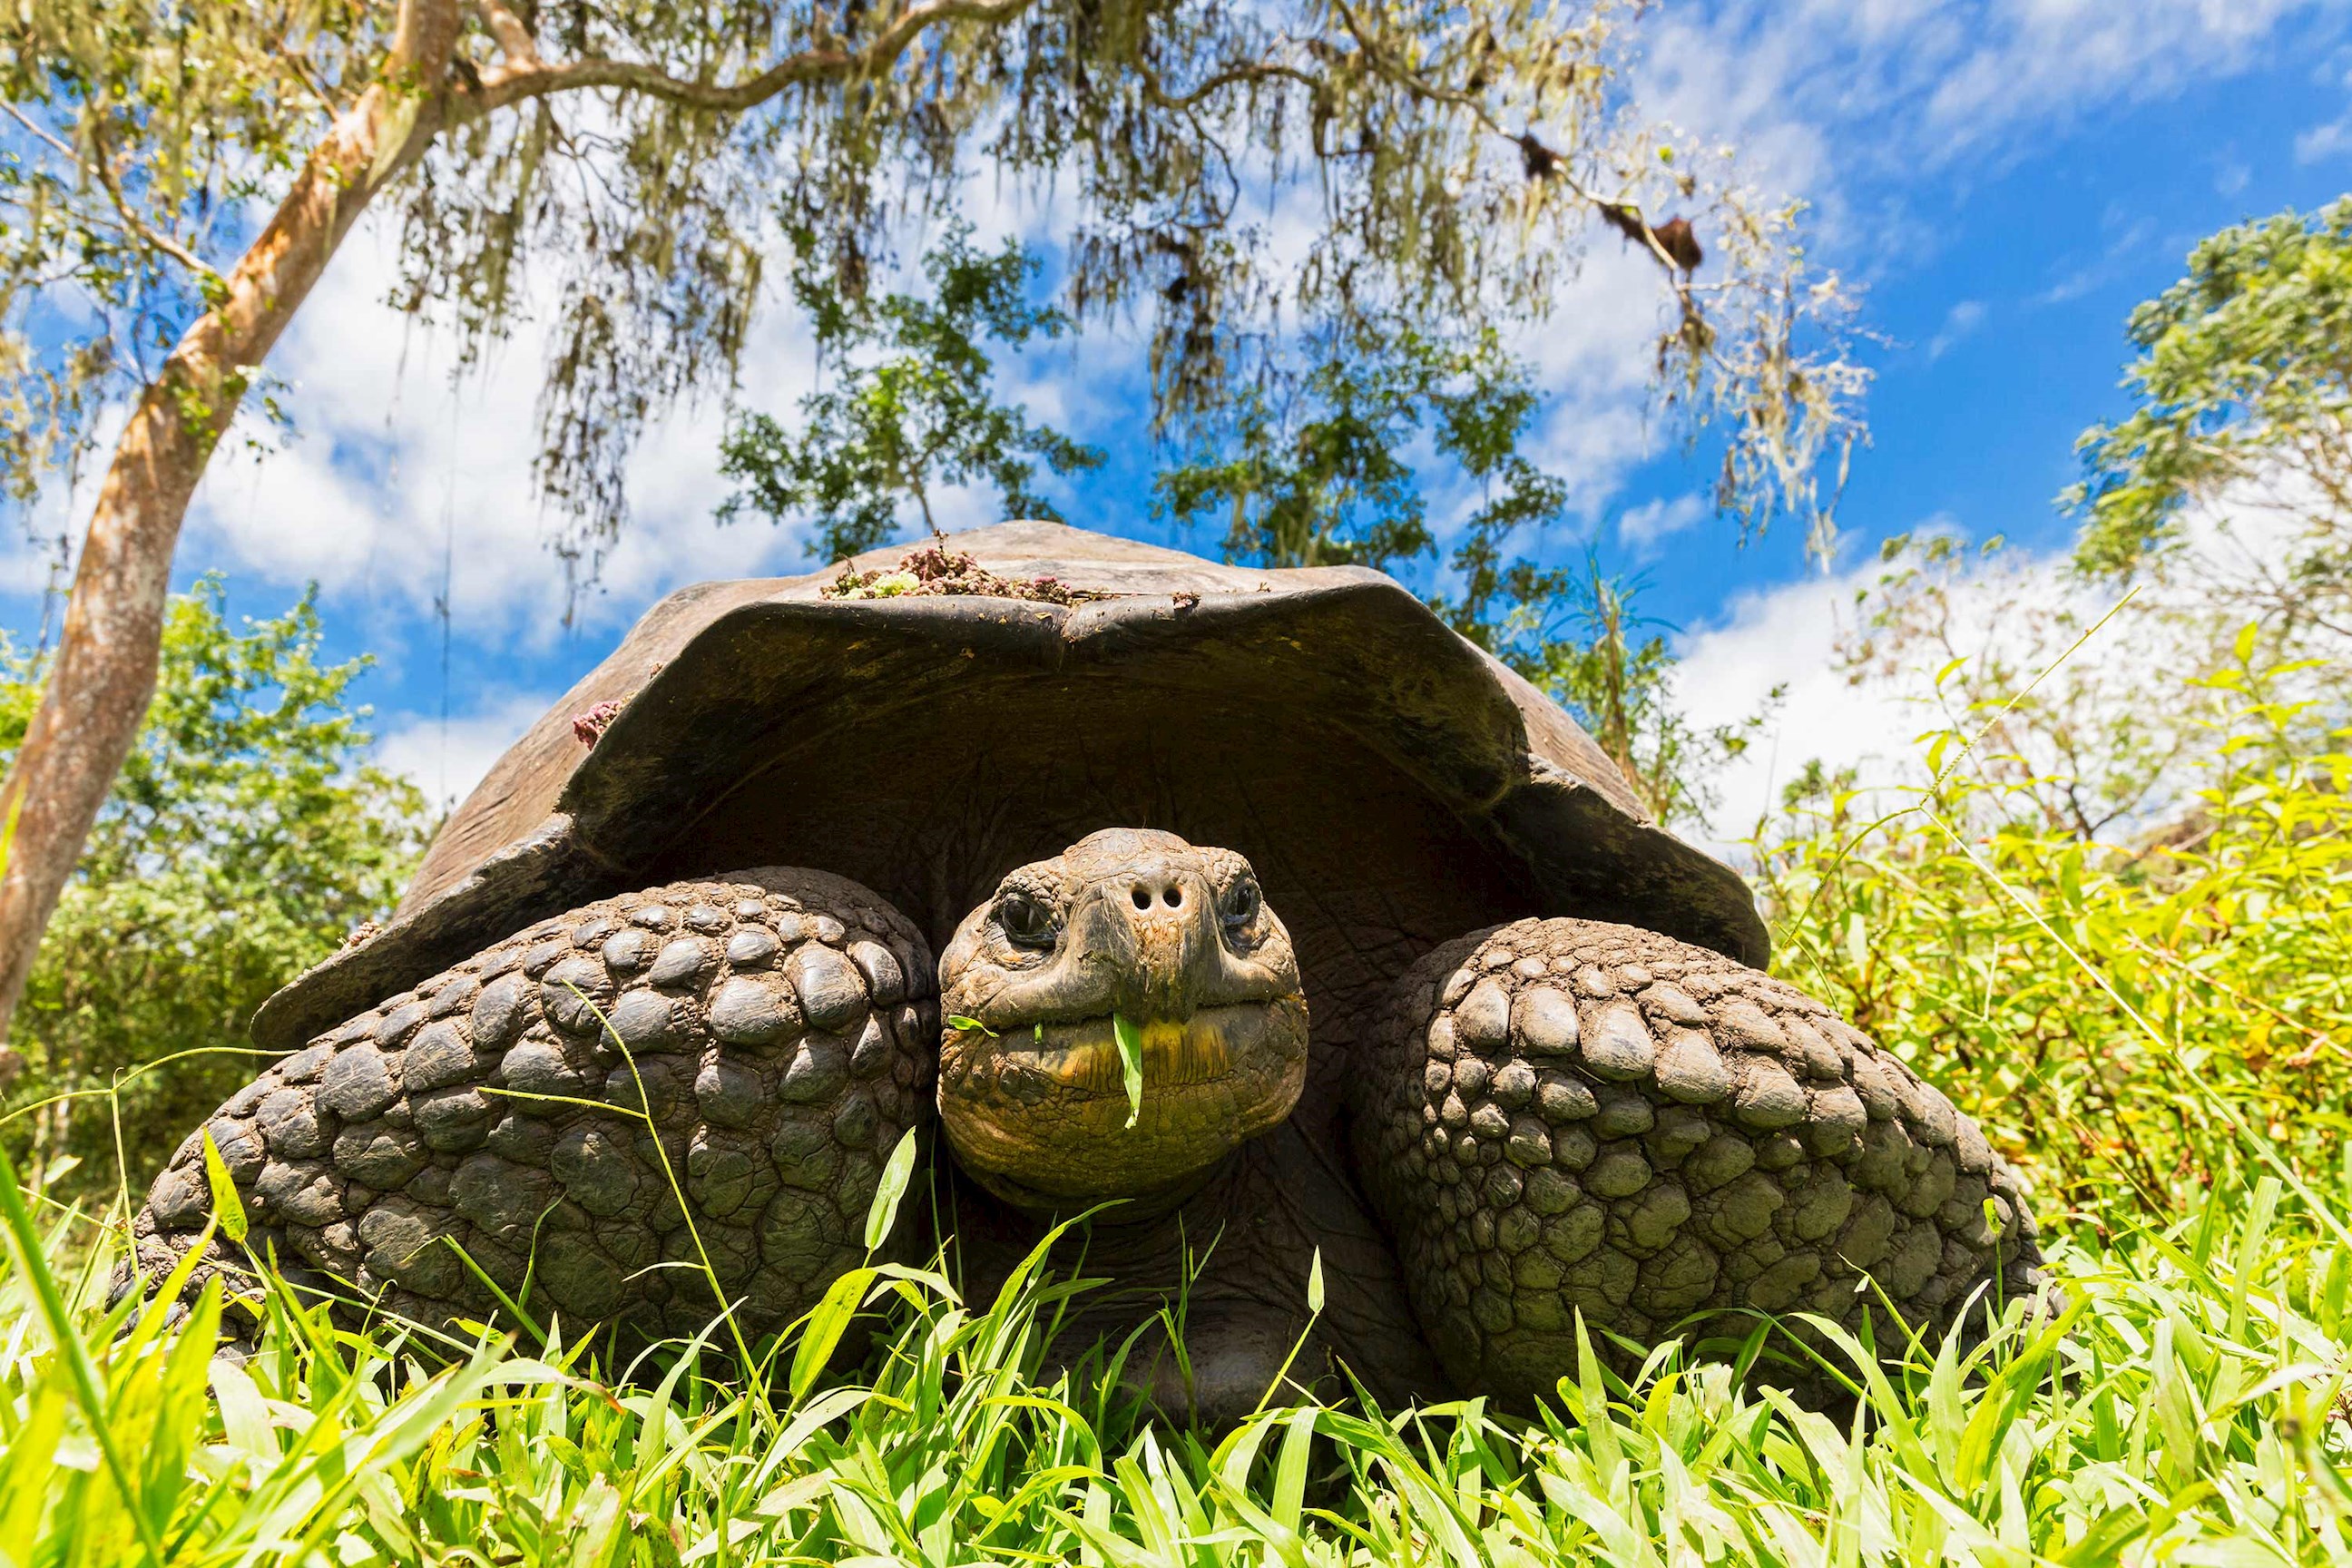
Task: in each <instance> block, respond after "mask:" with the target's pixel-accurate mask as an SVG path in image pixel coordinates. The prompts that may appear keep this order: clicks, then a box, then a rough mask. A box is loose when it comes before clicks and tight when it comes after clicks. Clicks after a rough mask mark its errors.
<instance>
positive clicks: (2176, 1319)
mask: <svg viewBox="0 0 2352 1568" xmlns="http://www.w3.org/2000/svg"><path fill="white" fill-rule="evenodd" d="M2343 1186H2344V1184H2342V1183H2338V1184H2336V1191H2337V1192H2338V1193H2340V1192H2341V1191H2342V1190H2343ZM14 1207H15V1211H16V1212H15V1215H13V1216H12V1235H11V1248H10V1257H9V1260H8V1264H7V1271H6V1274H5V1279H0V1420H5V1443H6V1447H5V1453H0V1555H5V1557H6V1558H7V1560H8V1561H10V1562H14V1563H45V1564H46V1563H138V1562H144V1561H169V1562H172V1563H199V1562H201V1563H231V1562H237V1563H247V1562H253V1563H259V1562H269V1563H276V1562H289V1563H291V1562H308V1563H360V1562H379V1561H394V1562H404V1563H405V1562H421V1563H564V1564H581V1565H586V1564H600V1563H695V1562H710V1563H788V1562H793V1563H802V1562H837V1561H849V1560H861V1559H862V1560H869V1561H891V1562H920V1563H970V1562H1003V1563H1035V1562H1073V1563H1104V1564H1129V1563H1134V1564H1142V1563H1180V1562H1181V1563H1211V1562H1219V1563H1222V1562H1244V1563H1284V1564H1293V1565H1295V1564H1302V1563H1423V1562H1428V1563H1498V1564H1499V1563H1534V1562H1551V1561H1564V1562H1601V1563H1711V1562H1724V1563H1751V1562H1753V1563H1823V1564H1829V1563H1927V1562H1937V1561H1944V1562H1953V1563H2037V1562H2050V1561H2058V1562H2069V1563H2092V1562H2108V1561H2116V1560H2121V1561H2126V1562H2147V1563H2154V1562H2184V1563H2186V1562H2230V1563H2273V1562H2277V1563H2340V1562H2344V1561H2347V1559H2352V1544H2347V1539H2346V1525H2345V1510H2346V1507H2347V1501H2352V1493H2347V1489H2346V1487H2345V1481H2344V1475H2343V1471H2344V1468H2345V1466H2346V1464H2347V1458H2352V1444H2347V1428H2346V1426H2345V1424H2344V1420H2343V1418H2342V1416H2341V1415H2340V1406H2341V1404H2342V1402H2343V1400H2344V1384H2345V1370H2344V1369H2345V1363H2346V1352H2347V1342H2352V1326H2347V1312H2352V1305H2348V1304H2347V1297H2352V1254H2347V1251H2346V1250H2345V1249H2343V1248H2342V1247H2336V1246H2333V1245H2328V1244H2326V1243H2324V1242H2322V1241H2320V1240H2318V1239H2315V1237H2318V1236H2319V1235H2320V1234H2321V1230H2320V1227H2317V1226H2314V1225H2313V1224H2312V1223H2311V1216H2309V1215H2304V1214H2301V1213H2299V1212H2296V1211H2294V1209H2291V1208H2287V1207H2283V1206H2282V1205H2281V1203H2280V1189H2279V1188H2278V1187H2277V1186H2276V1185H2275V1184H2271V1183H2267V1182H2266V1183H2264V1184H2262V1185H2261V1186H2259V1187H2258V1188H2257V1189H2256V1190H2254V1191H2253V1192H2252V1193H2248V1192H2242V1191H2236V1192H2215V1193H2213V1194H2210V1197H2209V1199H2208V1201H2207V1202H2206V1204H2205V1205H2204V1206H2203V1207H2202V1209H2201V1210H2200V1212H2198V1213H2196V1214H2193V1215H2188V1216H2186V1217H2184V1218H2183V1219H2181V1220H2180V1221H2179V1223H2177V1224H2176V1225H2174V1226H2170V1227H2168V1229H2166V1230H2164V1231H2162V1232H2160V1233H2159V1232H2139V1233H2135V1234H2130V1235H2126V1236H2124V1237H2120V1238H2118V1239H2117V1240H2116V1242H2115V1243H2114V1244H2113V1245H2112V1246H2110V1247H2108V1249H2107V1250H2105V1252H2103V1253H2098V1254H2094V1253H2091V1252H2088V1251H2085V1250H2083V1249H2082V1248H2081V1247H2077V1246H2075V1245H2074V1244H2072V1243H2070V1242H2068V1241H2066V1240H2064V1239H2063V1238H2062V1239H2061V1240H2060V1241H2059V1242H2058V1244H2057V1246H2056V1247H2055V1260H2056V1267H2057V1269H2058V1271H2059V1273H2060V1275H2061V1276H2062V1278H2063V1281H2064V1286H2065V1289H2066V1292H2067V1298H2068V1301H2067V1307H2066V1310H2065V1312H2064V1314H2063V1317H2061V1318H2060V1319H2058V1320H2057V1321H2039V1322H2030V1321H2027V1320H2026V1318H2025V1316H2024V1314H2023V1312H2022V1310H2019V1309H2012V1310H2011V1313H2010V1314H2009V1317H2008V1320H2007V1321H2006V1323H2005V1324H2004V1326H2003V1327H2002V1328H2001V1329H2000V1331H1998V1332H1996V1333H1995V1334H1994V1335H1993V1336H1992V1337H1991V1338H1990V1340H1989V1341H1988V1342H1986V1343H1985V1344H1983V1345H1980V1346H1979V1347H1977V1348H1975V1349H1974V1350H1972V1351H1970V1352H1967V1353H1965V1354H1964V1353H1962V1352H1960V1350H1959V1349H1958V1347H1957V1346H1952V1345H1947V1346H1946V1347H1944V1348H1943V1349H1942V1350H1941V1351H1940V1352H1937V1353H1933V1354H1924V1353H1923V1354H1922V1355H1921V1356H1920V1357H1919V1358H1917V1364H1916V1365H1913V1366H1911V1367H1909V1368H1907V1369H1904V1368H1897V1369H1895V1370H1894V1371H1893V1372H1892V1373H1878V1372H1877V1371H1876V1370H1875V1368H1870V1369H1868V1370H1867V1371H1866V1372H1865V1371H1864V1365H1865V1360H1864V1358H1861V1357H1859V1356H1856V1357H1855V1358H1853V1360H1852V1361H1850V1362H1849V1363H1846V1365H1845V1370H1846V1371H1847V1372H1848V1373H1850V1374H1853V1376H1854V1377H1855V1378H1856V1379H1857V1380H1858V1381H1859V1382H1861V1384H1862V1387H1863V1397H1862V1398H1861V1399H1860V1401H1859V1402H1858V1403H1857V1405H1856V1406H1855V1408H1854V1409H1853V1411H1852V1412H1851V1413H1850V1414H1848V1415H1844V1416H1843V1417H1842V1418H1840V1419H1835V1420H1832V1419H1831V1418H1828V1417H1825V1416H1823V1415H1817V1414H1813V1413H1811V1412H1809V1411H1806V1410H1803V1409H1801V1408H1799V1407H1798V1406H1796V1405H1793V1404H1792V1403H1790V1401H1789V1400H1788V1399H1787V1398H1786V1397H1785V1396H1783V1395H1781V1394H1778V1393H1776V1392H1773V1391H1770V1390H1767V1389H1758V1388H1753V1387H1742V1386H1739V1385H1738V1384H1736V1383H1735V1382H1734V1380H1733V1378H1732V1376H1731V1373H1730V1369H1729V1368H1728V1367H1727V1366H1725V1365H1722V1364H1698V1365H1689V1364H1685V1363H1683V1362H1682V1361H1681V1360H1680V1359H1679V1358H1678V1357H1677V1356H1676V1355H1675V1354H1674V1353H1672V1352H1664V1353H1661V1354H1659V1355H1657V1356H1654V1357H1653V1358H1652V1360H1651V1362H1650V1364H1649V1365H1648V1367H1647V1368H1646V1369H1645V1370H1644V1371H1643V1373H1642V1374H1641V1375H1639V1376H1637V1377H1636V1378H1634V1379H1633V1381H1632V1382H1631V1383H1630V1384H1629V1383H1626V1382H1623V1381H1621V1380H1618V1379H1616V1378H1614V1377H1612V1375H1610V1374H1609V1373H1607V1372H1606V1371H1605V1370H1604V1369H1603V1368H1602V1366H1601V1364H1600V1363H1599V1362H1598V1361H1597V1360H1592V1359H1588V1361H1587V1362H1586V1363H1585V1365H1584V1366H1583V1367H1582V1369H1581V1370H1580V1375H1579V1376H1577V1377H1575V1378H1573V1379H1571V1380H1569V1381H1568V1382H1566V1383H1565V1384H1563V1385H1562V1387H1561V1390H1560V1397H1559V1404H1558V1405H1557V1407H1556V1409H1554V1410H1553V1411H1552V1412H1550V1413H1549V1414H1548V1415H1546V1416H1545V1417H1544V1418H1543V1419H1542V1420H1540V1421H1537V1422H1533V1423H1528V1422H1521V1421H1517V1420H1512V1419H1509V1418H1506V1417H1501V1416H1497V1415H1494V1414H1493V1413H1491V1412H1489V1411H1487V1410H1486V1409H1485V1408H1484V1407H1483V1406H1482V1405H1479V1404H1477V1403H1475V1402H1472V1403H1468V1404H1465V1405H1447V1406H1440V1407H1433V1408H1428V1409H1422V1410H1415V1411H1409V1412H1403V1413H1400V1414H1395V1415H1384V1414H1382V1413H1380V1412H1377V1411H1374V1410H1370V1409H1369V1408H1366V1407H1361V1406H1359V1407H1356V1408H1352V1409H1317V1408H1297V1407H1270V1408H1268V1409H1266V1410H1265V1411H1263V1412H1261V1413H1260V1414H1259V1415H1255V1416H1254V1417H1252V1418H1251V1419H1250V1420H1248V1421H1246V1422H1244V1424H1243V1425H1242V1426H1240V1427H1239V1428H1237V1429H1236V1430H1234V1431H1233V1432H1230V1433H1225V1434H1197V1433H1187V1432H1183V1431H1180V1430H1174V1429H1171V1428H1167V1427H1155V1426H1151V1425H1150V1424H1149V1423H1147V1422H1144V1421H1142V1420H1140V1419H1139V1415H1138V1413H1137V1411H1136V1410H1135V1409H1134V1407H1133V1406H1132V1405H1131V1403H1130V1402H1129V1401H1128V1400H1127V1399H1126V1398H1124V1397H1123V1396H1122V1395H1121V1394H1119V1393H1118V1391H1117V1389H1118V1385H1117V1382H1116V1377H1115V1373H1116V1371H1117V1364H1118V1353H1117V1347H1110V1348H1109V1349H1108V1351H1106V1352H1098V1353H1097V1354H1096V1355H1094V1356H1091V1357H1089V1358H1087V1359H1086V1360H1085V1362H1084V1363H1083V1364H1082V1365H1081V1366H1080V1367H1079V1369H1078V1370H1076V1371H1072V1372H1048V1371H1046V1370H1045V1366H1046V1362H1045V1345H1046V1342H1047V1340H1048V1338H1049V1336H1050V1334H1051V1333H1052V1331H1053V1329H1054V1326H1055V1321H1056V1318H1057V1313H1058V1311H1059V1310H1060V1309H1061V1308H1062V1307H1063V1306H1064V1305H1065V1304H1066V1301H1067V1300H1069V1298H1070V1296H1071V1293H1072V1291H1073V1290H1074V1289H1075V1287H1073V1286H1072V1285H1070V1284H1067V1283H1065V1282H1060V1281H1056V1280H1054V1279H1050V1278H1048V1277H1047V1276H1046V1275H1045V1273H1044V1272H1043V1271H1042V1270H1040V1269H1038V1268H1026V1269H1024V1270H1023V1271H1021V1273H1020V1274H1019V1275H1018V1276H1016V1278H1015V1279H1013V1281H1012V1282H1011V1283H1010V1284H1009V1285H1008V1286H1007V1287H1006V1288H1005V1289H1004V1291H1003V1294H1002V1295H1001V1296H1000V1297H999V1298H998V1299H997V1300H993V1301H989V1302H972V1301H966V1300H963V1299H962V1298H961V1296H960V1295H959V1294H958V1292H957V1291H956V1289H954V1287H953V1285H952V1283H951V1282H950V1280H949V1279H947V1278H945V1277H944V1276H943V1275H941V1274H940V1273H938V1272H935V1271H931V1270H926V1269H913V1268H907V1269H900V1268H883V1269H880V1270H878V1271H877V1272H876V1273H875V1274H874V1275H873V1276H871V1277H870V1278H868V1279H866V1280H865V1281H864V1282H863V1283H864V1296H863V1300H864V1303H865V1305H866V1309H867V1310H869V1311H870V1312H872V1313H874V1314H875V1315H876V1320H877V1321H878V1323H879V1324H880V1326H881V1329H882V1333H881V1336H880V1338H879V1339H878V1341H877V1348H876V1349H875V1351H874V1352H872V1353H871V1354H870V1355H869V1356H868V1358H867V1360H866V1363H864V1365H863V1366H862V1367H861V1368H859V1369H858V1370H857V1371H856V1372H855V1373H852V1374H851V1375H849V1376H847V1377H845V1378H839V1379H833V1380H824V1379H811V1380H808V1381H807V1382H806V1383H805V1384H803V1385H802V1386H801V1387H800V1388H799V1391H798V1392H797V1393H795V1392H793V1385H794V1384H798V1383H800V1382H801V1380H799V1379H793V1378H789V1377H787V1376H785V1375H783V1366H784V1364H786V1363H788V1360H789V1359H790V1351H791V1348H792V1347H790V1346H789V1345H788V1346H786V1347H784V1349H783V1350H782V1351H780V1352H778V1355H777V1358H776V1360H777V1364H776V1366H775V1368H774V1370H775V1373H776V1375H775V1376H773V1377H772V1378H770V1379H768V1380H766V1381H765V1382H764V1383H763V1384H761V1385H760V1386H758V1387H757V1388H756V1389H755V1388H753V1387H752V1386H750V1385H748V1384H746V1383H744V1382H743V1381H740V1380H739V1379H738V1378H737V1377H736V1376H735V1375H734V1374H733V1373H731V1372H730V1371H729V1370H728V1369H729V1368H731V1367H732V1366H734V1365H735V1364H736V1363H734V1361H733V1360H732V1358H730V1357H724V1356H720V1355H717V1354H714V1353H712V1352H709V1351H708V1350H706V1349H705V1348H704V1347H702V1346H699V1345H681V1346H677V1347H672V1348H671V1349H669V1350H668V1351H667V1352H658V1353H656V1355H654V1356H651V1357H648V1358H646V1359H645V1360H643V1361H641V1362H639V1363H636V1364H635V1365H633V1366H629V1367H624V1368H619V1369H611V1368H604V1367H601V1366H599V1365H597V1364H596V1363H593V1360H592V1359H591V1357H590V1356H589V1355H588V1354H587V1353H585V1352H584V1351H583V1347H579V1346H570V1347H567V1345H566V1343H565V1341H564V1336H563V1331H562V1325H561V1324H560V1323H558V1324H554V1325H551V1334H550V1343H549V1344H548V1345H547V1346H546V1347H545V1348H543V1349H541V1348H538V1347H532V1349H531V1350H530V1351H529V1352H525V1351H524V1350H522V1349H520V1348H518V1347H517V1346H516V1344H515V1343H514V1342H511V1341H509V1340H508V1339H505V1338H503V1337H499V1336H493V1335H489V1334H487V1333H486V1334H485V1335H484V1336H483V1337H482V1339H481V1341H480V1342H478V1344H476V1345H474V1346H472V1347H470V1348H469V1349H468V1350H467V1351H466V1352H463V1353H460V1354H458V1355H457V1356H456V1357H454V1358H452V1359H449V1360H447V1361H443V1360H442V1359H441V1358H440V1357H439V1356H438V1355H436V1356H434V1357H430V1358H427V1357H421V1356H419V1355H417V1354H415V1350H416V1348H417V1347H416V1346H415V1344H414V1343H413V1342H409V1341H407V1340H405V1339H404V1337H403V1335H402V1334H401V1333H400V1332H399V1331H396V1330H394V1328H392V1327H390V1326H383V1327H380V1328H377V1329H374V1330H372V1331H364V1332H352V1331H342V1330H338V1329H336V1328H334V1327H332V1326H331V1325H330V1324H329V1322H328V1321H326V1319H325V1317H324V1316H323V1314H322V1313H320V1312H318V1311H311V1312H308V1313H306V1312H304V1311H302V1310H299V1309H298V1308H296V1307H294V1306H291V1305H289V1303H288V1302H287V1301H286V1300H282V1299H278V1300H271V1301H270V1303H269V1304H268V1311H269V1314H270V1322H269V1326H268V1330H267V1331H266V1333H265V1335H264V1338H263V1342H262V1348H261V1351H260V1352H259V1354H258V1355H257V1356H255V1357H254V1358H253V1359H251V1360H250V1361H248V1362H247V1363H245V1364H244V1365H242V1366H237V1365H231V1364H228V1363H226V1362H223V1361H218V1360H215V1359H212V1358H211V1357H210V1356H209V1354H208V1352H209V1351H210V1348H211V1343H212V1338H211V1336H212V1334H213V1331H214V1326H215V1323H216V1321H217V1314H218V1310H219V1304H218V1301H217V1299H216V1297H215V1296H214V1295H213V1294H211V1293H210V1292H209V1291H208V1292H207V1293H206V1294H205V1296H204V1297H202V1298H201V1299H200V1300H199V1301H198V1303H197V1306H196V1310H195V1311H194V1314H193V1316H192V1317H191V1319H190V1320H189V1321H188V1322H187V1323H186V1324H185V1325H184V1326H183V1327H182V1328H180V1329H178V1330H175V1331H166V1330H164V1329H163V1325H162V1318H161V1314H160V1312H159V1311H158V1310H156V1309H154V1308H152V1307H151V1308H148V1309H145V1310H143V1311H141V1312H138V1313H136V1314H134V1312H133V1310H132V1308H131V1306H130V1305H129V1304H128V1303H126V1304H125V1305H123V1306H122V1307H121V1308H118V1309H117V1310H114V1311H113V1312H111V1313H109V1312H107V1311H106V1310H103V1308H102V1306H101V1305H100V1303H101V1302H102V1300H103V1298H104V1293H105V1291H104V1287H105V1282H106V1279H107V1275H108V1272H109V1270H110V1267H111V1265H112V1261H113V1259H112V1256H111V1249H110V1246H109V1245H108V1244H106V1243H105V1242H103V1241H102V1240H101V1241H100V1242H99V1243H98V1244H97V1245H95V1246H93V1245H91V1244H90V1242H89V1237H90V1235H91V1234H92V1227H90V1226H89V1224H88V1222H87V1221H86V1220H84V1219H83V1218H82V1217H80V1216H79V1215H73V1214H70V1213H59V1214H56V1215H54V1216H53V1217H52V1218H51V1219H50V1220H49V1221H48V1222H47V1226H46V1229H45V1230H43V1231H41V1232H39V1233H36V1230H35V1228H34V1222H33V1220H32V1219H31V1217H30V1215H27V1214H26V1210H25V1207H24V1205H22V1204H18V1205H14ZM68 1259H70V1260H71V1264H70V1268H69V1270H68V1269H66V1268H65V1266H66V1264H67V1261H68ZM53 1324H59V1325H62V1327H63V1330H64V1337H63V1338H62V1340H60V1338H59V1336H58V1333H57V1332H55V1331H53V1329H52V1325H53ZM587 1348H588V1349H593V1348H595V1346H594V1345H593V1343H592V1345H591V1346H590V1347H587ZM78 1366H79V1367H85V1368H86V1372H87V1376H86V1378H85V1377H84V1375H83V1374H82V1373H80V1372H78V1370H77V1368H78ZM110 1456H111V1458H110Z"/></svg>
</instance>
